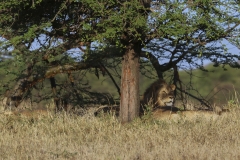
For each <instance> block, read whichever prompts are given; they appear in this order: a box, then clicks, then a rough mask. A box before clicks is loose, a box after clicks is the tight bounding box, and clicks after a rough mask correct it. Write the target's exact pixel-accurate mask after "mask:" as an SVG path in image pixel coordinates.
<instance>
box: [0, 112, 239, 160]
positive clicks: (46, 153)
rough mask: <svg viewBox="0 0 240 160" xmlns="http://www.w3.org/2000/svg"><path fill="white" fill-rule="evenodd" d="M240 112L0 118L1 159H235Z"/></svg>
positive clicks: (237, 150) (236, 156) (237, 157)
mask: <svg viewBox="0 0 240 160" xmlns="http://www.w3.org/2000/svg"><path fill="white" fill-rule="evenodd" d="M239 113H240V111H239V110H238V109H235V110H234V111H232V112H230V113H227V114H226V115H225V116H220V117H219V118H217V119H216V120H205V119H204V117H203V118H201V117H200V118H199V117H198V118H196V119H191V120H188V119H184V120H181V119H180V120H179V121H171V120H164V121H161V120H160V121H156V120H153V119H151V118H149V119H148V118H143V119H142V120H141V119H136V120H135V121H134V122H132V123H129V124H125V125H121V124H120V123H119V122H118V120H117V119H116V118H115V117H113V116H110V115H109V116H108V115H105V116H100V117H91V116H83V117H79V116H69V115H66V114H64V113H62V114H57V115H52V116H47V117H43V118H38V119H35V118H28V117H24V116H21V117H20V118H16V116H6V115H0V135H1V136H0V144H1V147H0V157H1V159H18V160H21V159H24V160H25V159H44V160H45V159H72V160H74V159H89V160H92V159H97V160H98V159H99V160H100V159H102V160H106V159H113V160H114V159H120V160H125V159H126V160H128V159H129V160H133V159H142V160H145V159H179V160H181V159H184V160H185V159H240V151H239V146H240V137H239V135H240V132H239V131H240V118H239Z"/></svg>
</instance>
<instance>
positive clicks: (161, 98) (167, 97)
mask: <svg viewBox="0 0 240 160" xmlns="http://www.w3.org/2000/svg"><path fill="white" fill-rule="evenodd" d="M175 88H176V87H175V85H173V84H172V85H167V84H163V86H162V87H161V88H159V91H158V94H157V103H158V106H160V107H164V106H173V104H174V99H175V98H174V90H175Z"/></svg>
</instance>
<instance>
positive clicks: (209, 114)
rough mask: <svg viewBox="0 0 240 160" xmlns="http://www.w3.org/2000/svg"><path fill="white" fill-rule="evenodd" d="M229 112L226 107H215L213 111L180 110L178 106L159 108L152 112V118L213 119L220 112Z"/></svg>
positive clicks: (219, 114) (220, 113)
mask: <svg viewBox="0 0 240 160" xmlns="http://www.w3.org/2000/svg"><path fill="white" fill-rule="evenodd" d="M226 112H229V110H227V109H221V108H220V107H216V108H215V110H214V111H211V110H196V111H180V110H179V109H178V108H176V107H173V108H160V109H156V110H154V111H153V112H152V117H153V119H156V120H180V119H187V120H194V119H198V118H203V119H207V120H210V119H212V120H215V119H217V118H218V117H219V116H221V115H222V114H224V113H226Z"/></svg>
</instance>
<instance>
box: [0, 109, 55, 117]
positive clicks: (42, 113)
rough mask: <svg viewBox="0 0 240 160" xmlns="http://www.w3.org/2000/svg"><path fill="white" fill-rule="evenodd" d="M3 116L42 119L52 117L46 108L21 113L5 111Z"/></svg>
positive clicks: (21, 111)
mask: <svg viewBox="0 0 240 160" xmlns="http://www.w3.org/2000/svg"><path fill="white" fill-rule="evenodd" d="M2 114H4V115H8V116H19V117H27V118H40V117H47V116H50V115H52V113H51V112H50V111H48V110H47V109H44V108H39V109H33V110H20V111H5V112H3V113H2Z"/></svg>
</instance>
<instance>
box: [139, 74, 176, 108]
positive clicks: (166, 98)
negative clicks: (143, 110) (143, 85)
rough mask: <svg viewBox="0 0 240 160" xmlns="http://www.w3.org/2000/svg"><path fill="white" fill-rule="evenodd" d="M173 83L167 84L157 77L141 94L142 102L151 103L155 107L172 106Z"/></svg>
mask: <svg viewBox="0 0 240 160" xmlns="http://www.w3.org/2000/svg"><path fill="white" fill-rule="evenodd" d="M175 89H176V87H175V85H174V84H171V85H168V84H167V83H166V82H165V81H164V80H162V79H159V80H157V81H155V82H154V83H152V84H151V85H150V87H149V88H148V89H147V90H146V91H145V93H144V95H143V103H144V105H146V104H152V105H153V107H154V108H156V107H166V106H173V104H174V99H175V98H174V90H175Z"/></svg>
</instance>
